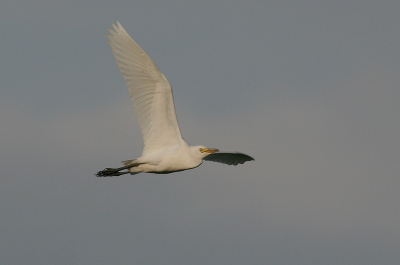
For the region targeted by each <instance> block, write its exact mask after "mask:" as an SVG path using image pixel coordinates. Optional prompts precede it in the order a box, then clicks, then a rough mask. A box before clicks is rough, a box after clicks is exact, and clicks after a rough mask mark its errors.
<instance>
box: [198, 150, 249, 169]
mask: <svg viewBox="0 0 400 265" xmlns="http://www.w3.org/2000/svg"><path fill="white" fill-rule="evenodd" d="M203 160H207V161H213V162H219V163H223V164H227V165H234V166H236V165H237V164H243V163H244V162H246V161H251V160H254V158H252V157H251V156H249V155H246V154H243V153H239V152H229V153H227V152H226V153H219V152H217V153H212V154H209V155H208V156H206V157H204V158H203Z"/></svg>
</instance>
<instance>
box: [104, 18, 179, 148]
mask: <svg viewBox="0 0 400 265" xmlns="http://www.w3.org/2000/svg"><path fill="white" fill-rule="evenodd" d="M113 27H114V31H113V30H110V33H111V35H107V36H108V38H109V44H110V46H111V48H112V51H113V54H114V56H115V60H116V61H117V64H118V67H119V69H120V70H121V72H122V75H123V76H124V78H125V81H126V83H127V84H128V88H129V94H130V96H131V100H132V102H133V106H134V109H135V113H136V116H137V118H138V121H139V124H140V128H141V130H142V134H143V140H144V149H143V155H144V154H146V153H151V152H152V151H155V150H157V149H160V148H163V147H165V146H171V145H179V144H181V143H182V141H184V140H183V139H182V135H181V132H180V130H179V126H178V120H177V118H176V114H175V106H174V99H173V96H172V88H171V86H170V84H169V82H168V80H167V78H166V77H165V76H164V74H163V73H162V72H161V71H160V69H158V67H157V65H156V64H155V63H154V62H153V60H152V59H151V58H150V57H149V56H148V55H147V54H146V53H145V51H144V50H143V49H142V48H141V47H140V46H139V45H138V44H137V43H136V42H135V41H134V40H133V39H132V38H131V36H129V34H128V33H127V32H126V31H125V29H124V28H123V27H122V26H121V24H120V23H119V22H117V26H115V25H113Z"/></svg>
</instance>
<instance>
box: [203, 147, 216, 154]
mask: <svg viewBox="0 0 400 265" xmlns="http://www.w3.org/2000/svg"><path fill="white" fill-rule="evenodd" d="M218 151H219V150H218V149H216V148H203V149H202V150H201V152H203V153H209V154H212V153H215V152H218Z"/></svg>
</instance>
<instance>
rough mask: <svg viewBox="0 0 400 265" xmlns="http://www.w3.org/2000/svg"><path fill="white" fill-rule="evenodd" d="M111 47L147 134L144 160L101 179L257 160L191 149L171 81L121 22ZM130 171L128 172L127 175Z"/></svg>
mask: <svg viewBox="0 0 400 265" xmlns="http://www.w3.org/2000/svg"><path fill="white" fill-rule="evenodd" d="M113 27H114V31H113V30H110V33H111V35H107V36H108V38H109V44H110V46H111V48H112V51H113V54H114V56H115V60H116V61H117V64H118V67H119V69H120V70H121V72H122V75H123V76H124V78H125V81H126V83H127V85H128V88H129V94H130V96H131V100H132V102H133V106H134V109H135V113H136V116H137V118H138V121H139V124H140V128H141V130H142V134H143V140H144V149H143V153H142V156H141V157H140V158H137V159H134V160H128V161H123V162H122V163H124V164H125V166H123V167H120V168H106V169H104V170H102V171H99V172H98V173H97V174H96V175H97V176H98V177H111V176H119V175H123V174H127V173H131V174H137V173H140V172H151V173H160V174H165V173H171V172H176V171H182V170H186V169H191V168H195V167H198V166H199V165H201V163H202V162H203V159H204V160H209V161H215V162H220V163H224V164H228V165H237V164H243V163H244V162H246V161H250V160H254V159H253V158H252V157H250V156H248V155H246V154H242V153H237V152H230V153H221V152H219V150H218V149H213V148H206V147H205V146H189V145H188V144H187V143H186V142H185V140H184V139H183V138H182V135H181V132H180V130H179V125H178V120H177V118H176V114H175V106H174V99H173V96H172V88H171V85H170V84H169V82H168V80H167V78H166V77H165V76H164V74H163V73H162V72H161V71H160V69H158V67H157V65H156V64H155V63H154V62H153V60H152V59H151V58H150V57H149V56H148V55H147V53H146V52H145V51H144V50H143V49H142V48H141V47H140V46H139V45H138V44H137V43H136V42H135V41H134V40H133V39H132V38H131V36H129V34H128V33H127V32H126V31H125V29H124V28H123V27H122V26H121V24H120V23H119V22H117V26H115V25H113ZM125 169H127V170H128V171H123V170H125Z"/></svg>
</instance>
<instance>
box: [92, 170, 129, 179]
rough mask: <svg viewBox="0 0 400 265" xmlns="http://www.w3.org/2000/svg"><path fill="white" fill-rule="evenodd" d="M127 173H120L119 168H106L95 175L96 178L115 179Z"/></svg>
mask: <svg viewBox="0 0 400 265" xmlns="http://www.w3.org/2000/svg"><path fill="white" fill-rule="evenodd" d="M128 173H129V171H125V172H120V171H119V168H106V169H104V170H102V171H99V172H97V173H96V176H97V177H116V176H121V175H124V174H128Z"/></svg>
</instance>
